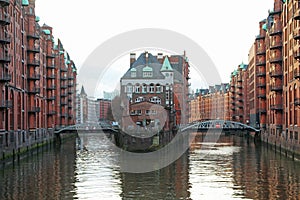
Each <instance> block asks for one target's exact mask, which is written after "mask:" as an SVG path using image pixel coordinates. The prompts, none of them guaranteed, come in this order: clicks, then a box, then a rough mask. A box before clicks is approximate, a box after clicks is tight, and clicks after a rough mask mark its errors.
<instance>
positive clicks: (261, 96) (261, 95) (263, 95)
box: [257, 93, 266, 99]
mask: <svg viewBox="0 0 300 200" xmlns="http://www.w3.org/2000/svg"><path fill="white" fill-rule="evenodd" d="M257 98H260V99H265V98H266V94H262V93H259V94H258V95H257Z"/></svg>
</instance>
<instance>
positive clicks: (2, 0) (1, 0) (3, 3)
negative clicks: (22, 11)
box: [0, 0, 10, 7]
mask: <svg viewBox="0 0 300 200" xmlns="http://www.w3.org/2000/svg"><path fill="white" fill-rule="evenodd" d="M9 2H10V0H0V5H1V6H3V7H4V6H8V5H9Z"/></svg>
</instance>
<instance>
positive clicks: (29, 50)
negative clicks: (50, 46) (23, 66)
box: [27, 46, 40, 53]
mask: <svg viewBox="0 0 300 200" xmlns="http://www.w3.org/2000/svg"><path fill="white" fill-rule="evenodd" d="M27 51H28V52H32V53H40V47H30V46H28V47H27Z"/></svg>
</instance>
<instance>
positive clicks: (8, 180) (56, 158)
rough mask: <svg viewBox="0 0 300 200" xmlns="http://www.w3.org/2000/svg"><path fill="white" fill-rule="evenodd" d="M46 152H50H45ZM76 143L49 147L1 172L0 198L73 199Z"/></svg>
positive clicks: (0, 170)
mask: <svg viewBox="0 0 300 200" xmlns="http://www.w3.org/2000/svg"><path fill="white" fill-rule="evenodd" d="M45 149H47V150H45ZM74 149H75V143H74V142H68V143H67V145H64V146H47V147H45V148H44V150H43V149H40V150H39V151H34V152H33V155H32V157H30V158H25V159H24V160H22V161H21V162H19V163H14V164H13V165H12V164H11V165H9V166H6V167H5V166H4V168H3V167H2V168H1V169H0V199H62V198H63V199H71V198H72V197H73V196H74V184H73V183H74V181H75V180H74V162H75V151H74Z"/></svg>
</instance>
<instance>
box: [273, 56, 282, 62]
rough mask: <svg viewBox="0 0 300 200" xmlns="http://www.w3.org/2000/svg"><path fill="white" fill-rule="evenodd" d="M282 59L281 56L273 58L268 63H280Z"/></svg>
mask: <svg viewBox="0 0 300 200" xmlns="http://www.w3.org/2000/svg"><path fill="white" fill-rule="evenodd" d="M281 62H282V57H281V56H274V57H273V58H270V63H281Z"/></svg>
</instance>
